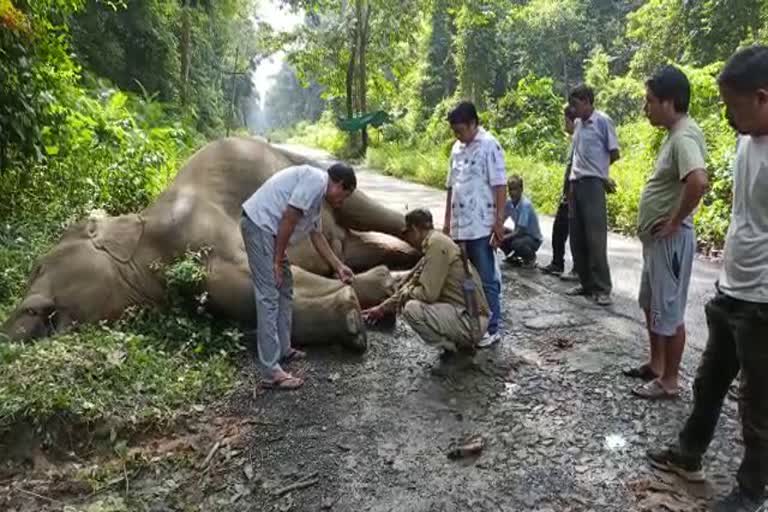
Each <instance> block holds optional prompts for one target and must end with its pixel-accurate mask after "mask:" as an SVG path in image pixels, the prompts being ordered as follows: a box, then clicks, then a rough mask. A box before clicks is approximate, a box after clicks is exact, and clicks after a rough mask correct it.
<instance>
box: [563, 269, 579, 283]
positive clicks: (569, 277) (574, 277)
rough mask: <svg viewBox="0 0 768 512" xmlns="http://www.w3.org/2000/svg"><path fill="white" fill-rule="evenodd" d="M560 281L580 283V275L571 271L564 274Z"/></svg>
mask: <svg viewBox="0 0 768 512" xmlns="http://www.w3.org/2000/svg"><path fill="white" fill-rule="evenodd" d="M560 279H562V280H563V281H568V282H572V283H577V282H578V281H579V274H577V273H576V271H575V270H573V269H571V271H570V272H568V273H567V274H562V275H561V276H560Z"/></svg>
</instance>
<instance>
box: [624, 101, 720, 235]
mask: <svg viewBox="0 0 768 512" xmlns="http://www.w3.org/2000/svg"><path fill="white" fill-rule="evenodd" d="M706 158H707V145H706V142H705V140H704V134H703V133H702V132H701V129H700V128H699V125H697V124H696V121H694V120H693V119H691V118H690V117H688V116H685V117H683V118H682V119H681V120H680V121H678V123H677V124H676V125H675V126H674V127H673V128H672V130H670V131H669V133H668V134H667V136H666V137H665V138H664V142H663V143H662V145H661V149H659V155H658V157H657V158H656V165H655V168H654V171H653V174H651V177H650V178H649V179H648V182H647V183H646V184H645V188H644V189H643V193H642V195H641V196H640V208H639V211H638V215H637V232H638V235H639V236H640V238H641V239H643V238H648V237H650V234H651V228H653V226H654V224H656V223H657V222H658V221H659V220H660V219H662V218H664V217H667V216H669V215H671V214H672V213H673V212H674V211H675V209H676V208H677V207H678V205H679V204H680V198H681V196H682V192H683V188H684V187H685V183H684V180H685V178H686V177H687V176H688V175H689V174H690V173H691V172H692V171H695V170H696V169H706ZM683 225H684V226H688V227H692V226H693V214H691V215H690V216H688V218H687V219H685V220H684V221H683Z"/></svg>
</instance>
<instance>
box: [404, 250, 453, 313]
mask: <svg viewBox="0 0 768 512" xmlns="http://www.w3.org/2000/svg"><path fill="white" fill-rule="evenodd" d="M421 263H422V265H423V266H422V268H421V272H420V273H419V275H418V276H417V279H415V282H413V284H412V286H410V287H406V288H404V290H405V291H406V292H407V294H408V297H407V298H409V299H416V300H420V301H422V302H426V303H427V304H432V303H434V302H437V300H438V299H439V298H440V292H441V291H442V290H443V284H445V279H446V278H447V277H448V270H449V268H450V264H451V258H450V255H449V253H448V249H447V248H446V247H441V246H440V245H439V244H437V243H432V244H430V245H429V246H428V247H427V250H426V252H425V253H424V258H423V261H422V262H421Z"/></svg>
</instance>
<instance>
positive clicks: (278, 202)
mask: <svg viewBox="0 0 768 512" xmlns="http://www.w3.org/2000/svg"><path fill="white" fill-rule="evenodd" d="M327 187H328V173H327V172H325V171H324V170H322V169H318V168H317V167H313V166H311V165H295V166H293V167H287V168H285V169H283V170H281V171H278V172H277V173H275V174H274V175H273V176H272V177H270V178H269V179H268V180H267V181H266V182H265V183H264V184H263V185H262V186H261V187H259V189H258V190H257V191H256V192H254V193H253V195H252V196H251V197H249V198H248V199H247V200H246V201H245V202H244V203H243V212H245V214H246V215H247V216H248V218H249V219H251V221H252V222H253V223H254V224H256V225H257V226H258V227H260V228H262V229H264V230H267V231H269V232H270V233H272V234H273V235H275V236H276V235H277V229H278V227H279V226H280V220H281V219H282V217H283V213H285V210H286V208H288V206H293V207H294V208H298V209H299V210H301V211H302V212H303V214H304V215H302V217H301V219H300V220H299V222H298V224H296V228H295V229H294V231H293V235H291V239H290V243H291V244H294V243H296V242H298V241H300V240H301V239H302V238H304V237H306V236H307V235H308V234H309V233H310V232H311V231H320V229H321V222H320V211H321V208H322V206H323V199H324V198H325V192H326V188H327Z"/></svg>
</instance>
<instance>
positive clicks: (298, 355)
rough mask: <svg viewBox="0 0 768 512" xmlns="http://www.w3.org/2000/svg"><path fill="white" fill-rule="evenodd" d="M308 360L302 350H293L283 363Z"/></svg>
mask: <svg viewBox="0 0 768 512" xmlns="http://www.w3.org/2000/svg"><path fill="white" fill-rule="evenodd" d="M306 358H307V353H306V352H303V351H301V350H296V349H295V348H292V349H291V350H290V352H288V354H287V355H286V356H285V357H284V358H283V361H282V362H283V363H291V362H293V361H301V360H302V359H306Z"/></svg>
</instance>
